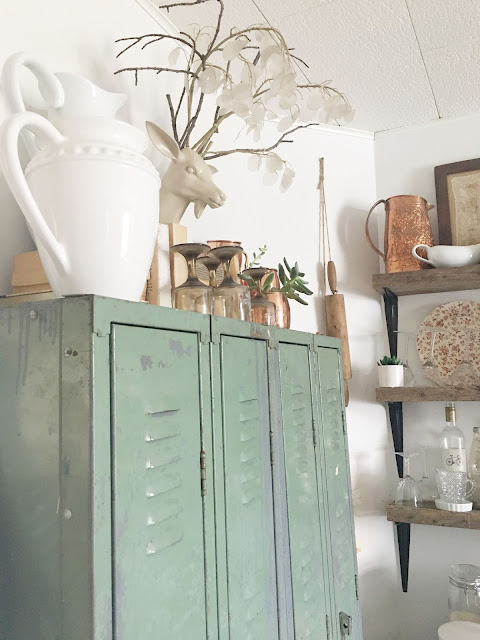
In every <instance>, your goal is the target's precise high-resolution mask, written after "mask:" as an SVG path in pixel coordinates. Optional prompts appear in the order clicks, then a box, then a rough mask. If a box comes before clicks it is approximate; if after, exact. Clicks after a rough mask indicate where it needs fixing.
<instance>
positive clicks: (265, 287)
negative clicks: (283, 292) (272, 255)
mask: <svg viewBox="0 0 480 640" xmlns="http://www.w3.org/2000/svg"><path fill="white" fill-rule="evenodd" d="M238 277H239V278H240V279H241V280H244V281H245V282H246V283H247V285H248V287H249V288H250V289H254V290H255V291H259V292H261V293H268V292H269V291H271V290H272V282H273V279H274V277H275V274H274V273H273V271H272V273H269V274H268V276H267V277H266V278H265V280H264V282H263V284H260V281H258V280H257V281H255V280H254V279H253V278H252V276H247V275H245V274H244V273H239V274H238Z"/></svg>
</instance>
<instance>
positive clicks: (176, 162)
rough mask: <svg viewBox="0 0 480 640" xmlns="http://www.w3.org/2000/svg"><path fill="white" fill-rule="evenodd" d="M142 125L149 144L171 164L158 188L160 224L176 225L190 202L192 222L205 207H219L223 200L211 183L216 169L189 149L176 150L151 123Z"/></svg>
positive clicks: (163, 133)
mask: <svg viewBox="0 0 480 640" xmlns="http://www.w3.org/2000/svg"><path fill="white" fill-rule="evenodd" d="M145 124H146V127H147V132H148V135H149V136H150V140H151V141H152V142H153V144H154V145H155V146H156V148H157V149H158V150H159V151H161V152H162V153H163V155H164V156H166V157H167V158H170V160H171V163H170V166H169V167H168V169H167V172H166V173H165V175H164V176H163V178H162V186H161V188H160V222H163V223H164V224H166V223H169V222H177V223H178V222H180V220H181V218H182V216H183V214H184V213H185V211H186V209H187V207H188V205H189V204H190V203H191V202H194V203H195V217H196V218H200V216H201V215H202V213H203V212H204V210H205V207H206V206H207V204H208V206H209V207H212V209H216V208H217V207H221V206H222V205H223V204H224V203H225V199H226V196H225V194H224V193H223V191H221V190H220V189H219V188H218V187H217V185H216V184H215V183H214V182H213V180H212V175H213V174H214V173H216V172H217V169H215V167H212V166H211V165H209V164H207V163H206V162H205V160H204V159H203V158H202V156H200V155H199V154H198V153H197V152H196V151H193V149H190V148H189V147H185V148H184V149H180V147H179V146H178V144H177V143H176V142H175V140H174V139H173V138H172V137H171V136H169V135H168V133H166V132H165V131H163V129H160V127H158V126H157V125H156V124H153V122H146V123H145Z"/></svg>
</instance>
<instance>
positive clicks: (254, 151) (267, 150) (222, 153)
mask: <svg viewBox="0 0 480 640" xmlns="http://www.w3.org/2000/svg"><path fill="white" fill-rule="evenodd" d="M318 124H319V123H318V122H310V123H309V124H300V125H298V127H294V128H293V129H290V130H289V131H285V133H284V134H283V135H281V136H280V138H279V139H278V140H277V142H275V144H272V145H271V146H270V147H265V148H264V149H229V150H228V151H215V152H214V153H211V154H209V155H208V156H204V157H205V160H213V159H214V158H221V157H223V156H229V155H231V154H232V153H250V154H255V155H265V154H266V153H270V151H273V150H274V149H276V148H277V147H278V145H280V144H283V143H284V142H293V140H287V139H286V138H287V136H289V135H290V134H291V133H293V132H294V131H298V130H299V129H307V128H308V127H313V126H317V125H318Z"/></svg>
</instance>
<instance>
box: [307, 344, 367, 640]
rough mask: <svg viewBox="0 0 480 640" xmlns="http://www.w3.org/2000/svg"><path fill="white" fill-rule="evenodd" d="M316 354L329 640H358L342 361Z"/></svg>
mask: <svg viewBox="0 0 480 640" xmlns="http://www.w3.org/2000/svg"><path fill="white" fill-rule="evenodd" d="M316 340H317V341H319V339H318V338H317V339H316ZM317 345H318V342H317ZM316 354H317V372H318V376H319V380H318V390H319V393H318V400H319V402H318V415H319V417H318V437H319V439H320V440H321V441H322V444H323V447H322V449H323V466H324V469H325V481H326V484H325V486H326V495H327V498H326V499H327V505H328V517H329V530H330V540H329V546H330V549H331V564H332V571H331V580H332V586H333V594H332V604H333V618H334V619H333V629H334V634H333V637H334V638H337V639H339V640H340V639H342V640H343V638H348V639H350V638H353V639H355V640H360V638H361V637H362V629H361V623H360V615H359V607H358V601H357V560H356V550H355V533H354V527H353V504H352V493H351V484H350V467H349V459H348V441H347V433H346V423H345V413H344V400H343V384H342V382H343V378H342V375H341V357H340V352H339V350H337V349H333V348H329V347H325V346H317V347H316Z"/></svg>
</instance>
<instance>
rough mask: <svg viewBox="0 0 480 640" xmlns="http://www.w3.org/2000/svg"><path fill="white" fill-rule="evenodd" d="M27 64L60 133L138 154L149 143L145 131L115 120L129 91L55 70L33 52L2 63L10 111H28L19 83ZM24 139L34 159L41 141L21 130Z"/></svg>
mask: <svg viewBox="0 0 480 640" xmlns="http://www.w3.org/2000/svg"><path fill="white" fill-rule="evenodd" d="M24 67H25V68H26V69H29V70H30V71H31V72H32V73H33V75H34V76H35V78H36V79H37V81H38V89H39V91H40V94H41V96H42V98H43V99H44V101H45V108H46V111H47V118H48V120H50V122H52V124H54V125H55V127H56V128H57V129H58V130H59V131H60V133H62V134H63V135H66V136H68V137H69V138H70V139H71V140H75V141H78V142H97V143H98V142H104V143H106V144H116V145H117V146H122V147H128V148H130V149H132V150H134V151H138V152H139V153H142V152H143V151H144V149H145V148H146V146H147V144H148V141H147V138H146V134H145V133H144V132H142V131H140V130H139V129H136V128H135V127H132V126H131V125H129V124H127V123H125V122H121V121H120V120H116V119H115V115H116V113H117V111H118V109H120V107H121V106H123V105H124V104H125V102H126V100H127V96H126V94H124V93H114V92H111V91H105V89H101V88H100V87H98V86H97V85H96V84H94V83H93V82H91V81H90V80H88V79H87V78H84V77H83V76H80V75H77V74H75V73H69V72H58V73H53V72H52V71H51V70H50V69H49V68H48V66H47V65H46V64H45V63H44V62H42V60H41V59H40V58H38V57H37V56H36V55H34V54H31V53H26V52H23V51H20V52H18V53H14V54H13V55H11V56H10V57H9V58H8V59H7V60H6V62H5V64H4V65H3V69H2V74H1V85H2V90H3V93H4V95H5V99H6V102H7V105H8V107H9V109H10V111H11V113H24V112H25V111H26V108H25V104H24V100H23V96H22V90H21V86H20V77H21V71H22V68H24ZM22 139H23V141H24V143H25V146H26V148H27V151H28V153H29V155H30V158H33V157H34V156H35V154H36V153H38V151H39V150H40V149H41V143H40V142H39V140H37V139H36V138H35V136H34V135H33V134H32V133H31V132H28V131H24V132H22Z"/></svg>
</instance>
